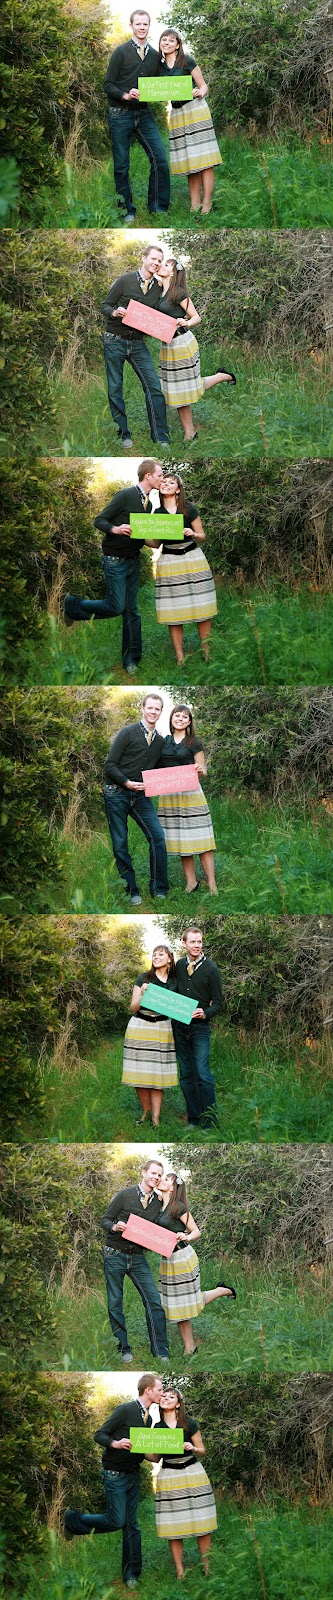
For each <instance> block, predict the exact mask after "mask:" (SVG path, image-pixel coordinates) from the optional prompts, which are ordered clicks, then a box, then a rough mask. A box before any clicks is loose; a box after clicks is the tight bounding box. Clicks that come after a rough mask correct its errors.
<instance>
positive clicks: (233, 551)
mask: <svg viewBox="0 0 333 1600" xmlns="http://www.w3.org/2000/svg"><path fill="white" fill-rule="evenodd" d="M184 477H185V483H186V485H187V486H188V492H189V494H190V495H191V498H192V499H193V500H194V501H197V503H198V505H199V506H200V513H201V516H202V521H203V524H204V528H205V531H206V534H207V556H208V559H209V560H210V561H211V562H212V566H213V568H214V571H215V572H217V573H218V572H219V571H221V572H223V574H224V575H225V576H226V577H227V578H228V577H232V578H233V579H235V578H236V580H237V583H238V584H239V585H240V586H241V585H243V583H244V582H245V583H251V582H257V583H259V584H260V585H261V583H264V584H267V583H270V582H271V581H272V579H273V578H276V579H280V580H283V582H284V583H291V584H293V583H294V582H295V580H298V581H299V580H303V581H304V580H307V581H309V582H312V583H313V584H316V585H319V586H320V584H321V583H322V584H323V585H325V588H326V586H327V585H329V584H330V581H331V576H332V571H333V477H332V471H331V464H330V462H329V461H304V460H303V461H290V462H289V461H276V460H275V461H265V462H261V463H258V462H254V461H249V462H244V463H243V462H241V461H234V462H226V463H225V464H224V466H223V472H221V466H220V464H219V462H217V461H212V460H208V461H207V460H205V461H194V462H193V465H191V466H186V468H185V474H184ZM217 508H218V515H217Z"/></svg>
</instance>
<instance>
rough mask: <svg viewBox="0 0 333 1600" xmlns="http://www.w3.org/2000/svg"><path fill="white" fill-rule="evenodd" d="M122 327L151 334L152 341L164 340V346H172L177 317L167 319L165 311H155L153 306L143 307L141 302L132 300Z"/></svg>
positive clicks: (123, 318)
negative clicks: (137, 329)
mask: <svg viewBox="0 0 333 1600" xmlns="http://www.w3.org/2000/svg"><path fill="white" fill-rule="evenodd" d="M122 325H123V328H139V329H140V332H141V333H150V334H151V338H152V339H162V340H163V344H171V339H173V335H174V333H175V332H176V327H177V323H176V319H175V317H166V316H165V314H164V311H154V310H153V308H152V306H143V305H141V304H140V301H139V300H130V302H129V305H128V306H127V311H125V316H124V317H122Z"/></svg>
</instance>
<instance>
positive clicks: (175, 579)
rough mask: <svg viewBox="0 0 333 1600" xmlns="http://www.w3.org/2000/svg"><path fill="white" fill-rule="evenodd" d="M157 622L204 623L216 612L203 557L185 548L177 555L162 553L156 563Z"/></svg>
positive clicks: (206, 562)
mask: <svg viewBox="0 0 333 1600" xmlns="http://www.w3.org/2000/svg"><path fill="white" fill-rule="evenodd" d="M156 611H157V620H158V622H165V623H168V624H169V625H170V623H173V624H175V623H177V622H206V621H207V618H208V617H215V616H216V612H217V601H216V590H215V583H214V578H213V575H212V573H211V570H210V567H209V566H208V561H206V556H204V554H203V551H202V550H200V549H197V550H189V551H188V553H187V554H186V547H185V548H184V552H182V554H181V555H176V556H174V555H171V554H170V555H168V554H167V553H165V554H164V553H163V554H162V555H161V556H160V557H159V560H158V563H157V572H156Z"/></svg>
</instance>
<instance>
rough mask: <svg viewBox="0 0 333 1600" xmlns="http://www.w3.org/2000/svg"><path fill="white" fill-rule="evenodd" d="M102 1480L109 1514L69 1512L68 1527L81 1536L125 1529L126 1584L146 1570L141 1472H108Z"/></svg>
mask: <svg viewBox="0 0 333 1600" xmlns="http://www.w3.org/2000/svg"><path fill="white" fill-rule="evenodd" d="M124 1457H125V1451H124ZM125 1458H126V1457H125ZM102 1478H103V1485H104V1492H105V1499H106V1511H66V1512H65V1526H66V1528H71V1530H72V1533H77V1534H80V1533H92V1532H94V1533H117V1531H118V1529H119V1528H122V1529H123V1551H122V1563H121V1570H122V1575H123V1578H124V1580H125V1583H126V1581H127V1579H128V1578H139V1577H140V1572H141V1568H142V1556H141V1533H140V1528H139V1523H138V1502H139V1472H109V1471H106V1470H105V1471H104V1472H103V1473H102Z"/></svg>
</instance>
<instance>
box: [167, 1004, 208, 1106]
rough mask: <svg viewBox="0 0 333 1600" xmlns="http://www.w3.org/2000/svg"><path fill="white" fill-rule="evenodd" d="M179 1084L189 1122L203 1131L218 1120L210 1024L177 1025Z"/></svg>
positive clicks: (175, 1031)
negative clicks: (210, 1058)
mask: <svg viewBox="0 0 333 1600" xmlns="http://www.w3.org/2000/svg"><path fill="white" fill-rule="evenodd" d="M172 1027H173V1033H174V1040H175V1048H176V1055H177V1060H178V1064H179V1082H180V1087H181V1089H182V1090H183V1095H184V1098H185V1100H186V1105H187V1111H188V1120H189V1122H194V1123H196V1124H198V1123H200V1124H201V1127H202V1128H210V1127H211V1126H212V1123H216V1121H217V1112H216V1100H215V1088H214V1079H213V1077H212V1074H211V1071H210V1066H209V1052H210V1027H209V1022H200V1021H198V1022H191V1023H190V1026H189V1028H188V1027H186V1025H185V1023H184V1022H173V1024H172Z"/></svg>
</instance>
